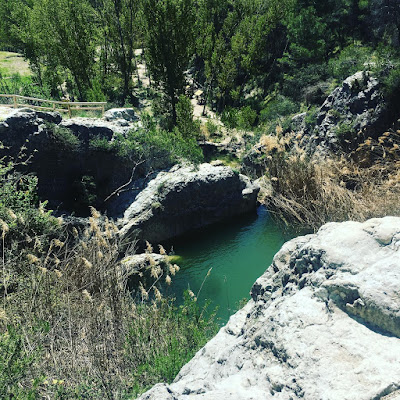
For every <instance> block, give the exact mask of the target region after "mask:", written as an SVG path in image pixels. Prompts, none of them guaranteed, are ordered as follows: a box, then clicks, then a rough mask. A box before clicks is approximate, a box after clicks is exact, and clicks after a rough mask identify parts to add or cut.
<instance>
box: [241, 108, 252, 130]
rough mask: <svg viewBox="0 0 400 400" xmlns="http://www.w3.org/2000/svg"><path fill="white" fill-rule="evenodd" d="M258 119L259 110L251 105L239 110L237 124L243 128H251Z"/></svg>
mask: <svg viewBox="0 0 400 400" xmlns="http://www.w3.org/2000/svg"><path fill="white" fill-rule="evenodd" d="M256 121H257V112H256V111H255V110H253V109H252V108H251V107H250V106H246V107H243V108H241V109H240V111H239V112H238V119H237V125H238V128H241V129H247V130H249V129H251V128H252V127H253V126H254V125H255V123H256Z"/></svg>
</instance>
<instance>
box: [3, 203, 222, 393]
mask: <svg viewBox="0 0 400 400" xmlns="http://www.w3.org/2000/svg"><path fill="white" fill-rule="evenodd" d="M73 235H74V236H76V238H75V244H73V245H71V244H68V243H67V242H62V241H60V240H59V239H53V240H52V242H51V243H50V246H49V250H48V251H47V253H46V254H44V255H43V257H38V256H35V255H33V254H29V255H28V256H27V257H26V260H25V266H24V268H25V269H26V270H27V273H26V274H24V275H23V276H21V278H20V280H19V281H18V285H17V286H16V287H15V288H14V290H13V292H12V293H10V292H9V293H5V294H4V296H3V300H2V303H3V304H1V306H0V311H1V312H0V334H6V332H7V329H8V327H9V326H14V327H16V328H18V329H19V330H21V329H22V336H23V340H22V342H23V344H24V346H25V348H24V350H23V353H24V354H25V355H26V356H27V357H28V358H29V359H32V361H31V362H29V363H28V365H29V368H28V367H27V370H26V371H25V373H24V376H23V378H20V382H19V385H21V388H26V389H27V390H28V389H29V390H34V393H36V395H37V396H39V397H40V398H51V399H56V398H62V399H67V398H91V399H105V398H106V399H120V398H123V397H124V396H126V395H128V394H130V395H132V396H133V395H135V394H137V393H139V392H141V391H143V390H144V389H145V388H146V387H148V386H149V385H151V384H154V383H156V382H157V381H158V380H170V379H172V378H173V377H174V376H175V375H174V374H176V373H177V372H178V371H179V369H180V367H181V366H182V365H183V363H184V362H186V361H188V358H187V357H190V356H191V355H192V354H193V352H194V351H196V350H197V349H198V347H199V346H201V345H203V344H204V342H205V340H206V339H208V338H209V336H210V335H211V334H212V333H213V332H214V330H213V329H214V328H213V326H214V325H213V324H212V323H211V322H210V321H206V320H202V321H200V323H201V324H203V323H204V325H202V326H201V327H200V325H199V324H196V323H195V324H193V321H192V320H191V319H190V318H189V319H188V318H187V319H185V318H183V317H179V315H180V314H179V313H176V312H175V311H176V310H175V308H174V307H173V306H172V304H171V302H170V301H169V300H168V299H165V298H163V296H162V295H161V292H160V285H159V284H158V282H160V278H161V277H164V278H163V279H165V277H169V281H171V275H174V274H175V273H176V272H177V271H178V270H179V268H178V267H177V266H174V265H170V264H169V263H166V264H165V265H163V266H156V265H153V264H154V263H150V267H149V268H150V269H151V273H152V274H153V278H149V276H147V281H146V283H147V285H146V284H145V283H144V282H143V283H142V282H141V283H140V285H139V287H138V288H137V292H138V293H139V298H140V299H139V301H135V299H134V298H133V296H132V293H131V292H130V291H129V290H128V288H127V282H128V274H127V271H126V269H125V268H123V267H122V265H121V263H120V252H119V243H118V237H117V229H116V227H115V225H114V224H113V223H112V222H111V221H109V220H107V219H103V218H101V216H100V215H99V214H98V213H97V211H96V210H94V209H93V210H92V217H91V218H90V225H89V226H88V227H87V229H85V230H84V232H82V234H81V235H78V232H77V231H75V230H73ZM160 252H161V253H165V250H164V249H163V248H160ZM3 268H4V271H3V274H7V273H10V274H12V270H13V268H14V265H13V264H12V263H7V261H5V262H4V263H3ZM19 268H22V267H21V266H19ZM146 275H150V274H146ZM148 299H150V300H148ZM146 300H148V301H146ZM181 312H182V311H181ZM189 325H190V329H189V328H188V326H189ZM203 328H204V329H203ZM196 329H200V331H201V335H203V336H201V335H199V337H201V340H199V341H197V340H192V339H191V337H192V332H193V331H196ZM0 337H3V336H1V335H0ZM171 338H172V339H171ZM171 340H175V341H178V342H179V343H181V344H180V345H179V346H180V347H178V348H175V347H171ZM200 342H201V343H200ZM155 349H157V351H155ZM171 349H172V350H173V352H175V353H176V354H178V356H179V357H178V356H176V355H175V353H173V352H172V350H171ZM171 353H173V354H172V355H171ZM156 357H158V359H164V360H166V361H165V363H166V365H168V370H164V369H163V368H164V366H163V365H161V366H159V367H158V368H157V369H155V370H152V371H151V373H150V372H149V371H148V370H147V369H148V365H147V366H146V363H151V364H154V363H155V361H154V360H155V358H156ZM175 358H177V359H176V360H175ZM171 360H172V361H171ZM0 367H1V357H0ZM146 368H147V369H146ZM33 382H34V383H33ZM52 382H56V383H55V384H53V383H52ZM0 384H1V380H0ZM32 385H33V386H34V387H33V386H32ZM32 387H33V389H32ZM1 389H2V388H0V393H3V392H1ZM3 389H4V388H3Z"/></svg>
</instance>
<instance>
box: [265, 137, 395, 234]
mask: <svg viewBox="0 0 400 400" xmlns="http://www.w3.org/2000/svg"><path fill="white" fill-rule="evenodd" d="M398 133H399V132H394V131H393V132H391V133H390V134H389V133H384V134H383V135H382V136H381V137H379V138H378V139H377V140H376V141H373V140H372V139H371V138H368V139H367V140H366V141H365V143H363V144H361V145H360V147H359V149H357V150H356V151H355V152H354V154H352V155H351V157H345V156H342V157H340V158H339V157H338V158H331V159H325V160H313V161H311V160H309V159H308V158H307V157H306V155H305V154H304V152H303V151H301V150H300V149H298V148H297V149H296V150H294V151H293V152H292V153H291V155H290V156H288V155H287V154H286V153H285V140H287V139H278V138H275V139H272V138H264V139H263V144H264V149H266V153H267V155H266V158H265V160H266V167H267V171H268V174H269V178H270V187H269V188H268V189H269V191H268V190H267V188H265V190H264V193H265V198H264V202H265V204H266V205H267V207H268V208H269V210H271V212H273V213H274V214H275V215H276V216H277V217H278V218H279V219H281V220H283V221H285V222H286V224H288V225H295V226H297V227H299V228H301V229H312V230H316V229H318V228H319V227H320V226H321V225H323V224H324V223H326V222H330V221H344V220H356V221H363V220H366V219H368V218H372V217H382V216H385V215H400V202H399V198H400V197H399V196H400V172H399V171H400V168H399V167H400V152H399V151H398V142H400V140H399V135H398ZM367 160H368V163H367ZM366 165H368V167H366Z"/></svg>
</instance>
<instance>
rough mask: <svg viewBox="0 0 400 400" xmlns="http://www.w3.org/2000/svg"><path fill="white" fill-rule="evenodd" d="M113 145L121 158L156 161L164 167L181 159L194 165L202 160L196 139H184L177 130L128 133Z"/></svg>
mask: <svg viewBox="0 0 400 400" xmlns="http://www.w3.org/2000/svg"><path fill="white" fill-rule="evenodd" d="M113 145H114V146H115V148H116V150H117V153H118V154H119V155H120V156H121V157H125V158H129V159H131V160H135V161H139V160H146V162H150V163H151V162H153V161H157V163H159V164H164V165H165V166H166V165H169V164H172V163H176V162H179V161H180V160H181V159H185V160H188V161H191V162H194V163H199V162H201V161H202V160H203V153H202V151H201V149H200V147H199V146H198V144H197V140H196V138H194V137H186V136H185V137H184V136H183V135H182V133H181V132H180V131H179V130H178V129H177V128H176V129H175V130H174V131H173V132H167V131H165V130H163V129H158V128H152V129H141V130H138V131H130V132H129V133H128V135H127V136H126V137H123V136H118V137H117V138H116V140H115V141H114V144H113Z"/></svg>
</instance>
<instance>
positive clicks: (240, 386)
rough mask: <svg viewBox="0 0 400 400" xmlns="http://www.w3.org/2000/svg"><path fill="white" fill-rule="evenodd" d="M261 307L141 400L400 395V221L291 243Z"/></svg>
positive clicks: (326, 229)
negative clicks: (168, 382) (172, 380)
mask: <svg viewBox="0 0 400 400" xmlns="http://www.w3.org/2000/svg"><path fill="white" fill-rule="evenodd" d="M251 297H252V298H251V300H250V301H249V302H248V304H247V305H246V306H245V307H244V308H243V309H242V310H240V311H239V312H237V313H236V314H235V315H233V316H232V317H231V318H230V320H229V322H228V324H227V325H226V326H224V327H223V328H221V330H220V331H219V333H218V334H217V335H216V336H215V338H214V339H212V340H211V341H210V342H209V343H208V344H207V345H206V346H205V347H204V348H202V349H201V350H200V351H199V352H198V353H197V354H196V356H195V357H194V358H193V359H192V360H191V361H190V362H189V363H188V364H187V365H185V366H184V367H183V368H182V370H181V371H180V373H179V374H178V376H177V377H176V379H175V381H174V382H173V383H172V384H171V385H166V384H162V383H161V384H158V385H156V386H155V387H154V388H153V389H151V390H150V391H148V392H147V393H145V394H143V395H142V396H141V397H140V399H141V400H156V399H157V400H166V399H168V400H184V399H185V400H186V399H199V400H200V399H202V400H205V399H207V400H214V399H215V400H217V399H218V400H219V399H224V400H228V399H229V400H245V399H246V400H250V399H253V400H259V399H280V400H283V399H284V400H289V399H292V400H293V399H307V400H317V399H318V400H319V399H321V400H344V399H346V400H377V399H381V400H383V399H384V400H389V399H398V398H399V397H400V363H399V360H400V218H395V217H385V218H382V219H371V220H369V221H367V222H365V223H357V222H345V223H330V224H327V225H325V226H323V227H322V228H321V229H320V230H319V232H318V233H317V234H314V235H308V236H303V237H299V238H297V239H294V240H292V241H290V242H288V243H286V244H285V245H284V246H283V247H282V249H281V250H280V251H279V252H278V253H277V255H276V256H275V258H274V260H273V263H272V265H271V266H270V267H269V269H268V270H267V271H266V272H265V274H264V275H263V276H262V277H260V278H259V279H258V280H257V281H256V283H255V284H254V286H253V288H252V291H251Z"/></svg>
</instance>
